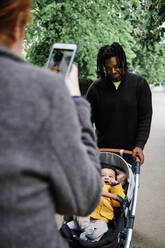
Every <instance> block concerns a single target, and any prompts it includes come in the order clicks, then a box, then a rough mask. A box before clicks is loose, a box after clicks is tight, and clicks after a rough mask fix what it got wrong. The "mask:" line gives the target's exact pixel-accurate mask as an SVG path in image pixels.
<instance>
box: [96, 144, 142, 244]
mask: <svg viewBox="0 0 165 248" xmlns="http://www.w3.org/2000/svg"><path fill="white" fill-rule="evenodd" d="M99 150H100V152H113V153H119V154H120V156H121V157H122V155H123V154H128V155H132V151H128V150H123V149H113V148H100V149H99ZM134 169H135V173H134V175H135V176H134V179H135V188H134V194H133V199H132V202H131V205H130V209H129V213H128V220H127V226H126V234H125V236H126V237H125V243H124V248H130V245H131V241H132V234H133V226H134V221H135V213H136V205H137V198H138V191H139V187H140V161H139V159H138V158H136V163H135V168H134Z"/></svg>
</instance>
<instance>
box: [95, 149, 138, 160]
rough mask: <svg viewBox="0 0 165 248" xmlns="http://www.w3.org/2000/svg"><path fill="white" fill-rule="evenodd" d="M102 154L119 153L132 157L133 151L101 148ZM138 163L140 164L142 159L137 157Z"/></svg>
mask: <svg viewBox="0 0 165 248" xmlns="http://www.w3.org/2000/svg"><path fill="white" fill-rule="evenodd" d="M99 151H100V152H117V153H119V154H120V153H124V154H128V155H132V151H129V150H124V149H117V148H99ZM136 162H140V159H139V158H138V157H136Z"/></svg>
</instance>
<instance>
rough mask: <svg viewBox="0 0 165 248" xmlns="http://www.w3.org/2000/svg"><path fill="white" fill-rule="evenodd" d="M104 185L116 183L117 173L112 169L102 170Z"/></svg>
mask: <svg viewBox="0 0 165 248" xmlns="http://www.w3.org/2000/svg"><path fill="white" fill-rule="evenodd" d="M101 174H102V180H103V183H107V184H110V183H113V182H114V181H115V172H114V171H113V170H112V169H108V168H104V169H102V170H101Z"/></svg>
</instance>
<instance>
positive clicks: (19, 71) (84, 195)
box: [0, 47, 101, 248]
mask: <svg viewBox="0 0 165 248" xmlns="http://www.w3.org/2000/svg"><path fill="white" fill-rule="evenodd" d="M100 194H101V176H100V165H99V158H98V150H97V147H96V142H95V136H94V133H93V130H92V127H91V123H90V107H89V104H88V103H87V101H86V100H84V99H83V98H81V97H79V98H73V99H72V98H71V97H70V95H69V92H68V89H67V88H66V86H65V83H64V81H63V80H62V79H61V78H60V77H59V76H58V75H56V74H55V73H54V72H51V71H48V70H46V69H40V68H38V67H34V66H32V65H29V64H27V63H26V62H24V61H23V60H22V59H20V58H19V57H17V56H15V55H14V54H12V53H10V52H9V51H8V50H7V49H5V48H3V47H0V247H1V248H67V247H68V245H67V243H66V241H65V240H63V238H62V237H61V236H60V234H59V232H58V229H57V225H56V222H55V213H59V214H62V215H73V214H75V215H81V216H85V215H88V214H89V213H90V212H91V211H92V210H93V209H94V208H95V206H96V205H97V203H98V201H99V197H100Z"/></svg>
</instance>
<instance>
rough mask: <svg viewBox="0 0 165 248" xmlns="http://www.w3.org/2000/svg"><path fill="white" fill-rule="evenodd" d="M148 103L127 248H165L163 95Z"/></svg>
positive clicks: (164, 105)
mask: <svg viewBox="0 0 165 248" xmlns="http://www.w3.org/2000/svg"><path fill="white" fill-rule="evenodd" d="M152 101H153V118H152V126H151V132H150V137H149V139H148V142H147V144H146V146H145V149H144V155H145V162H144V165H142V167H141V174H140V187H139V192H138V201H137V207H136V216H135V224H134V229H133V237H132V243H131V248H133V247H138V248H165V93H163V92H153V93H152ZM56 219H57V224H58V227H60V226H61V223H62V219H63V218H62V216H60V215H56Z"/></svg>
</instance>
